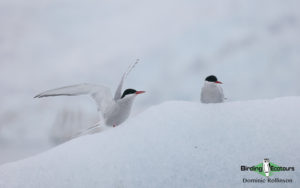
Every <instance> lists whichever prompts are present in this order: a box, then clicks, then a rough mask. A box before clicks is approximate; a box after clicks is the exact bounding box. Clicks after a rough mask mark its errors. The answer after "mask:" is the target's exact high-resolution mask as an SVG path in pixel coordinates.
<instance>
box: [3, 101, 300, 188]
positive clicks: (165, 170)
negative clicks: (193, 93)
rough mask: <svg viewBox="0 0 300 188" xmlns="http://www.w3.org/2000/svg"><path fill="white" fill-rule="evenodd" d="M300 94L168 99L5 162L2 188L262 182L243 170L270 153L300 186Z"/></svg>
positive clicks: (284, 175)
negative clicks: (115, 123) (112, 124)
mask: <svg viewBox="0 0 300 188" xmlns="http://www.w3.org/2000/svg"><path fill="white" fill-rule="evenodd" d="M299 112H300V97H289V98H278V99H273V100H256V101H244V102H228V103H223V104H201V103H192V102H176V101H175V102H166V103H163V104H161V105H158V106H154V107H151V108H150V109H148V110H147V111H145V112H144V113H142V114H139V115H138V116H136V117H135V118H132V119H130V120H129V121H127V122H125V123H124V124H122V125H121V126H118V127H116V128H111V129H108V130H106V131H104V132H101V133H98V134H94V135H87V136H83V137H80V138H77V139H74V140H72V141H70V142H68V143H65V144H62V145H60V146H58V147H56V148H54V149H52V150H49V151H47V152H45V153H43V154H40V155H37V156H34V157H31V158H28V159H25V160H22V161H18V162H14V163H8V164H5V165H3V166H1V167H0V187H1V188H40V187H43V188H48V187H49V188H61V187H72V188H83V187H90V188H93V187H105V188H110V187H130V188H132V187H136V188H142V187H153V188H157V187H159V188H164V187H172V188H174V187H178V188H183V187H184V188H187V187H243V186H245V187H254V186H255V187H260V186H263V187H265V186H268V185H266V184H263V185H259V184H252V185H251V184H250V185H249V184H243V183H242V178H262V176H261V175H259V174H257V173H255V172H241V171H240V166H241V165H249V166H252V165H257V164H258V163H261V162H262V160H263V159H264V158H266V157H268V158H270V160H271V161H272V162H274V163H276V164H279V165H282V166H295V168H296V171H295V172H277V173H276V174H275V175H274V176H273V177H278V178H293V180H294V183H293V184H289V185H282V184H271V185H270V184H269V186H272V187H286V186H287V187H299V181H300V179H299V177H300V171H299V170H298V169H300V158H299V156H300V155H299V154H300V142H299V134H300V127H299Z"/></svg>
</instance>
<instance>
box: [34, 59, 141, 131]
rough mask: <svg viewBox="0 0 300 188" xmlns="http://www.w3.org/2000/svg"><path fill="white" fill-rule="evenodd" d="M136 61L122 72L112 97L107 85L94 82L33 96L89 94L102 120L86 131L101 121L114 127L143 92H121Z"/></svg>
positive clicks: (128, 113)
mask: <svg viewBox="0 0 300 188" xmlns="http://www.w3.org/2000/svg"><path fill="white" fill-rule="evenodd" d="M137 63H138V60H137V61H136V62H135V63H133V64H132V65H130V66H129V68H128V70H127V71H126V72H125V73H124V74H123V76H122V78H121V81H120V83H119V86H118V88H117V90H116V92H115V95H114V97H113V96H112V93H111V91H110V89H109V88H108V87H105V86H102V85H94V84H78V85H72V86H66V87H61V88H57V89H52V90H48V91H45V92H43V93H41V94H38V95H36V96H35V97H34V98H42V97H52V96H77V95H90V96H91V97H92V98H93V99H94V100H95V102H96V103H97V106H98V111H99V112H100V113H99V114H100V115H101V117H102V118H101V119H102V120H104V121H101V120H100V122H99V123H97V124H96V125H95V126H93V127H91V128H89V129H88V130H87V131H90V130H92V129H94V128H96V127H98V126H99V125H102V123H104V124H106V125H109V126H113V127H115V126H117V125H120V124H121V123H123V122H124V121H125V120H126V119H127V118H128V117H129V115H130V111H131V108H132V104H133V102H134V99H135V97H136V96H137V95H139V94H142V93H145V91H136V90H135V89H126V90H125V91H124V92H123V94H122V87H123V82H124V80H125V79H126V77H127V76H128V74H129V73H130V71H131V70H132V69H133V68H134V67H135V65H136V64H137Z"/></svg>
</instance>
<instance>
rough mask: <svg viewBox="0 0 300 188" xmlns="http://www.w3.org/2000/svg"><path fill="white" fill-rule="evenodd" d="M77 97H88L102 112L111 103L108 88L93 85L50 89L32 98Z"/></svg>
mask: <svg viewBox="0 0 300 188" xmlns="http://www.w3.org/2000/svg"><path fill="white" fill-rule="evenodd" d="M77 95H90V96H91V97H92V98H93V99H94V100H95V101H96V103H97V105H98V110H101V111H102V112H103V111H105V109H106V108H107V107H108V106H109V105H111V102H112V94H111V92H110V89H109V88H108V87H105V86H101V85H93V84H78V85H72V86H66V87H61V88H57V89H52V90H48V91H45V92H43V93H40V94H38V95H36V96H35V97H34V98H42V97H52V96H77Z"/></svg>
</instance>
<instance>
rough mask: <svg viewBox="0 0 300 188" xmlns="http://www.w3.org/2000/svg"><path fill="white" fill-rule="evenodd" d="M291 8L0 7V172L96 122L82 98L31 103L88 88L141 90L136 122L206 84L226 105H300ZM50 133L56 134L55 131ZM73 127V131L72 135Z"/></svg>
mask: <svg viewBox="0 0 300 188" xmlns="http://www.w3.org/2000/svg"><path fill="white" fill-rule="evenodd" d="M299 6H300V2H299V1H297V0H285V1H283V0H248V1H238V0H222V1H220V0H212V1H204V0H200V1H195V0H188V1H183V0H176V1H174V0H164V1H158V0H153V1H138V0H130V1H126V2H124V1H120V0H115V1H95V0H94V1H89V2H83V1H79V0H73V1H71V0H64V1H61V0H51V1H50V0H42V1H38V0H28V1H26V2H25V1H21V0H2V1H1V2H0V15H1V16H0V24H1V30H0V65H1V69H0V86H1V88H2V90H1V91H2V92H1V94H0V102H1V104H2V105H1V106H0V141H1V142H0V147H1V152H0V164H2V163H5V162H9V161H13V160H17V159H22V158H24V157H27V156H30V155H33V154H36V153H39V152H41V151H44V150H46V149H49V148H51V147H53V146H55V145H57V144H59V143H62V142H64V141H67V140H68V138H69V136H70V135H69V134H68V133H69V132H70V131H71V132H72V131H75V132H76V130H78V129H81V128H84V127H89V126H90V125H92V124H93V123H94V122H95V120H96V119H97V111H96V107H95V104H94V103H93V101H92V100H91V99H89V98H88V97H86V96H82V97H54V98H46V99H33V96H35V95H36V94H38V93H40V92H43V91H45V90H48V89H53V88H57V87H61V86H66V85H72V84H79V83H94V84H103V85H106V86H108V87H110V88H111V90H112V93H114V91H115V89H116V87H117V85H118V83H119V81H120V78H121V76H122V74H123V72H124V71H126V69H127V67H128V66H129V65H130V64H131V63H132V62H134V61H135V60H136V59H140V60H141V62H140V63H139V64H138V65H137V66H136V68H135V69H134V70H133V71H132V72H131V74H130V75H129V77H128V79H127V80H126V81H125V87H124V89H125V88H136V89H139V90H146V91H147V93H146V94H145V95H144V96H139V97H138V98H137V100H136V102H135V104H134V108H133V115H135V114H137V113H140V112H141V111H143V110H145V109H147V108H148V107H149V106H152V105H156V104H159V103H162V102H164V101H169V100H186V101H195V102H197V101H199V97H200V90H201V87H202V84H203V80H204V79H205V77H206V76H208V75H211V74H214V75H216V76H217V77H218V79H219V80H220V81H222V82H223V83H224V84H223V85H222V86H223V89H224V93H225V96H226V98H228V101H238V100H252V99H267V98H276V97H282V96H299V95H300V85H299V84H297V82H296V81H297V80H299V79H300V74H299V73H300V62H299V60H300V53H299V52H300V37H299V36H298V35H299V33H300V12H299V10H298V7H299ZM53 127H54V128H53ZM70 127H71V128H70Z"/></svg>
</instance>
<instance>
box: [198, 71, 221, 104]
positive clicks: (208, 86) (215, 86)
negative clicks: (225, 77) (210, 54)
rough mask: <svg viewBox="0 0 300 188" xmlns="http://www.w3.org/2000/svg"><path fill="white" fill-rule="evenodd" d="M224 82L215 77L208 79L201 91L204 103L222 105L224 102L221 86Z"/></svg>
mask: <svg viewBox="0 0 300 188" xmlns="http://www.w3.org/2000/svg"><path fill="white" fill-rule="evenodd" d="M220 84H222V82H220V81H218V79H217V77H216V76H214V75H211V76H208V77H206V79H205V81H204V86H203V87H202V90H201V102H202V103H221V102H223V101H224V94H223V89H222V87H221V86H220Z"/></svg>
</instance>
